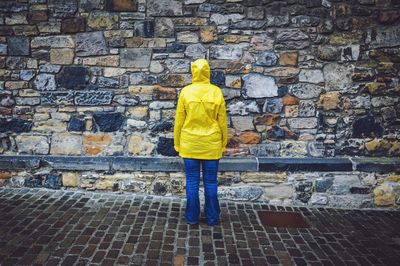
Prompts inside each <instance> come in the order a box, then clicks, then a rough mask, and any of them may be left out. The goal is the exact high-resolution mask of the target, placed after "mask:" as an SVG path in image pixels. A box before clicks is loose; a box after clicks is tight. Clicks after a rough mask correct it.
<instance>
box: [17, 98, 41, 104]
mask: <svg viewBox="0 0 400 266" xmlns="http://www.w3.org/2000/svg"><path fill="white" fill-rule="evenodd" d="M15 101H16V104H17V105H31V106H33V105H39V104H40V98H39V97H17V98H15Z"/></svg>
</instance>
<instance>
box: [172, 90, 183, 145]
mask: <svg viewBox="0 0 400 266" xmlns="http://www.w3.org/2000/svg"><path fill="white" fill-rule="evenodd" d="M185 118H186V111H185V104H184V102H183V93H182V91H181V94H180V95H179V99H178V104H177V107H176V114H175V123H174V148H175V150H176V151H177V152H179V149H180V140H181V130H182V126H183V123H184V122H185Z"/></svg>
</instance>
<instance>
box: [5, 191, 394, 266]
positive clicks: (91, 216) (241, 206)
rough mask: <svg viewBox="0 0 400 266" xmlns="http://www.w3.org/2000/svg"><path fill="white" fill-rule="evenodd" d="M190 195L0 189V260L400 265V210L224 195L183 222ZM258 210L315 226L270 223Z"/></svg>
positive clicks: (19, 262) (20, 262) (25, 262)
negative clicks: (212, 213)
mask: <svg viewBox="0 0 400 266" xmlns="http://www.w3.org/2000/svg"><path fill="white" fill-rule="evenodd" d="M184 205H185V201H184V200H182V199H179V198H168V197H156V196H146V195H137V194H114V193H111V192H83V191H66V190H58V191H55V190H44V189H25V188H24V189H5V188H1V189H0V264H1V265H32V264H38V265H40V264H45V265H99V264H100V265H116V264H129V265H173V264H175V265H274V264H276V265H399V258H400V212H398V211H373V210H366V211H358V210H338V209H323V208H320V209H316V208H315V209H312V208H296V207H294V208H291V207H274V206H271V205H267V204H262V203H254V204H253V203H234V202H221V207H222V222H221V224H220V225H218V226H214V227H209V226H207V225H206V224H205V223H204V220H203V222H201V223H200V225H195V226H189V225H186V223H185V221H184V220H183V218H182V213H183V210H184ZM259 210H276V211H289V212H300V213H302V214H303V215H304V216H305V217H306V219H307V220H308V222H309V224H310V225H311V227H310V228H304V229H289V228H275V227H269V228H264V227H263V226H262V225H261V223H260V220H259V218H258V215H257V212H258V211H259Z"/></svg>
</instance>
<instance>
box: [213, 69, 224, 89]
mask: <svg viewBox="0 0 400 266" xmlns="http://www.w3.org/2000/svg"><path fill="white" fill-rule="evenodd" d="M210 81H211V83H212V84H214V85H216V86H225V75H224V72H223V71H212V72H211V77H210Z"/></svg>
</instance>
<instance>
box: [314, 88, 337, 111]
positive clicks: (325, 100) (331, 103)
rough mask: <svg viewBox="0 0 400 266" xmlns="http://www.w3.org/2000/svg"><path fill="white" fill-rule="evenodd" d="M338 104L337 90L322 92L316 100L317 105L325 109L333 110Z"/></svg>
mask: <svg viewBox="0 0 400 266" xmlns="http://www.w3.org/2000/svg"><path fill="white" fill-rule="evenodd" d="M339 105H340V93H339V92H337V91H331V92H327V93H325V94H322V95H321V96H320V98H319V101H318V102H317V107H319V108H323V109H324V110H325V111H330V110H335V109H337V108H338V107H339Z"/></svg>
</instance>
